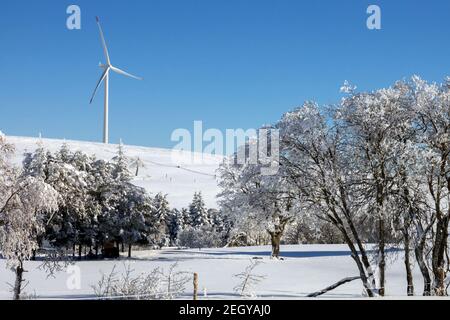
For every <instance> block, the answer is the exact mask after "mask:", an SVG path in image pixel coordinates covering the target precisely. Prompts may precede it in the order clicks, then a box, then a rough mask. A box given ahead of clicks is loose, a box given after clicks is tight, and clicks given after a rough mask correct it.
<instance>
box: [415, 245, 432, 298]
mask: <svg viewBox="0 0 450 320" xmlns="http://www.w3.org/2000/svg"><path fill="white" fill-rule="evenodd" d="M423 251H424V243H422V242H421V243H419V244H418V245H417V246H416V248H415V249H414V253H415V255H416V261H417V264H418V265H419V269H420V272H421V273H422V277H423V295H424V296H430V295H431V276H430V271H429V270H428V267H427V265H426V263H425V259H424V257H423V255H424V252H423Z"/></svg>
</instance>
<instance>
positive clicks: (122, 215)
mask: <svg viewBox="0 0 450 320" xmlns="http://www.w3.org/2000/svg"><path fill="white" fill-rule="evenodd" d="M131 163H132V161H131V159H129V158H128V157H127V156H126V154H125V150H124V146H123V145H122V144H120V145H119V146H118V150H117V154H116V156H115V157H114V158H113V159H111V161H105V160H99V159H96V158H95V156H88V155H86V154H84V153H83V152H81V151H75V152H74V151H72V150H70V148H69V147H68V145H67V144H63V145H62V147H61V148H60V149H59V150H58V151H57V152H56V153H52V152H50V151H48V150H46V149H45V148H44V146H43V145H42V144H39V145H38V147H37V149H36V150H35V151H34V152H32V153H27V154H25V159H24V162H23V174H24V175H25V176H30V177H34V178H36V179H39V180H41V181H43V182H44V183H46V184H48V185H49V186H51V187H52V188H53V189H54V190H55V191H56V192H57V193H58V209H57V210H55V211H51V212H45V213H44V214H43V215H42V216H41V219H43V220H45V221H46V223H45V232H43V233H41V234H39V237H38V243H39V246H40V247H41V248H42V247H44V249H45V247H50V248H57V249H62V250H65V251H67V252H69V251H71V252H72V255H73V256H75V255H78V257H79V258H81V257H82V255H83V254H88V255H89V257H100V256H101V254H102V252H103V251H104V245H105V244H106V243H109V244H113V245H114V246H115V247H116V248H121V250H122V252H124V251H125V247H126V250H128V257H131V254H132V246H133V245H141V246H150V247H153V248H161V247H168V246H188V247H204V246H209V245H211V246H221V245H223V244H224V242H226V238H227V233H228V232H229V228H230V226H229V224H228V227H227V228H228V229H227V228H226V226H227V222H226V221H224V219H223V218H222V217H221V215H220V214H219V211H217V210H215V209H208V208H206V206H205V203H204V201H203V198H202V195H201V193H200V192H198V193H195V194H194V197H193V200H192V203H191V204H190V205H189V206H188V208H183V209H182V210H178V209H171V208H170V204H169V202H168V200H167V196H166V195H163V194H161V193H158V194H156V195H155V196H151V195H150V194H148V193H147V192H146V190H145V189H144V188H141V187H138V186H136V185H134V184H133V183H132V179H133V175H132V174H131V172H130V167H131ZM34 252H36V250H35V251H34Z"/></svg>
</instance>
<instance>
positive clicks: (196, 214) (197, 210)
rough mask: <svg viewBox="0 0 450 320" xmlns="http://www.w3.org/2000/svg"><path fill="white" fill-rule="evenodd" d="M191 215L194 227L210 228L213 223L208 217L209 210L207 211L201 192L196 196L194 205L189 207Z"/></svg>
mask: <svg viewBox="0 0 450 320" xmlns="http://www.w3.org/2000/svg"><path fill="white" fill-rule="evenodd" d="M189 214H190V216H191V221H192V224H191V225H192V227H194V228H199V227H203V226H210V224H211V222H210V219H209V217H208V210H207V209H206V206H205V202H204V201H203V197H202V193H201V192H196V193H195V194H194V198H193V199H192V203H191V204H190V205H189Z"/></svg>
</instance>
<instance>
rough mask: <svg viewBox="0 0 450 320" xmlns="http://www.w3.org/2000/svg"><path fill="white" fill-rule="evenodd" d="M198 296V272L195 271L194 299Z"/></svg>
mask: <svg viewBox="0 0 450 320" xmlns="http://www.w3.org/2000/svg"><path fill="white" fill-rule="evenodd" d="M197 298H198V273H197V272H195V273H194V300H197Z"/></svg>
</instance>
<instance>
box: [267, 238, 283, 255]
mask: <svg viewBox="0 0 450 320" xmlns="http://www.w3.org/2000/svg"><path fill="white" fill-rule="evenodd" d="M269 234H270V241H271V243H272V258H276V259H279V258H280V243H281V236H282V233H281V232H269Z"/></svg>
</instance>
